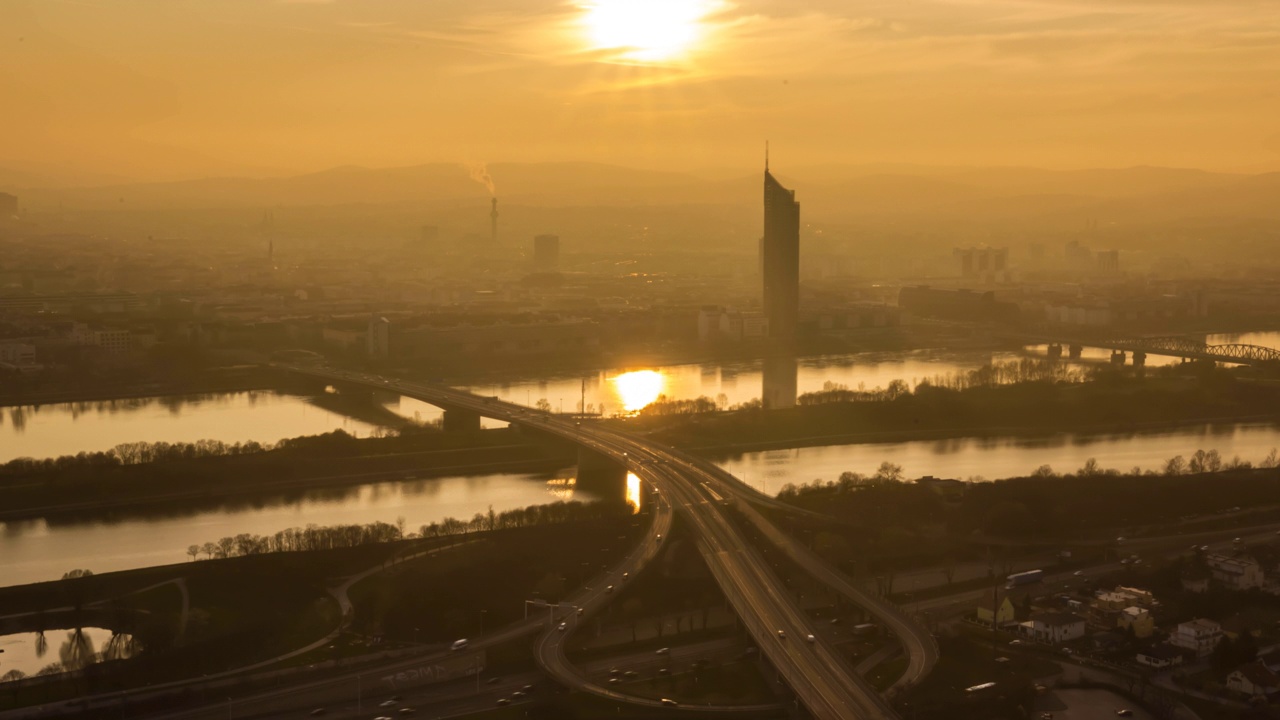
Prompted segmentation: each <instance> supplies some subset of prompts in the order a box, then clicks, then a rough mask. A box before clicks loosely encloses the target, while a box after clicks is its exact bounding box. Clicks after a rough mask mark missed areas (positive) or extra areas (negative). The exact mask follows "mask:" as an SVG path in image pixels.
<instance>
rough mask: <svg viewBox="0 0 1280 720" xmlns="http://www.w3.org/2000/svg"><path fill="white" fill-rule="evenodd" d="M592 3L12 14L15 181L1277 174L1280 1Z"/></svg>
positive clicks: (7, 14) (168, 5) (109, 5)
mask: <svg viewBox="0 0 1280 720" xmlns="http://www.w3.org/2000/svg"><path fill="white" fill-rule="evenodd" d="M601 5H602V7H597V6H593V5H592V4H591V3H587V2H583V3H574V2H534V1H533V0H493V1H491V2H464V1H457V0H447V1H441V2H421V1H420V0H361V1H359V2H356V1H354V0H331V1H327V2H326V1H324V0H192V1H187V2H172V1H171V0H127V1H120V0H75V1H71V0H3V1H2V2H0V28H2V30H0V97H3V98H4V102H3V107H4V110H3V112H4V121H3V125H4V128H5V132H4V133H3V135H2V136H0V160H2V161H3V163H2V164H0V166H3V167H5V168H6V170H7V171H9V173H10V174H11V175H12V176H14V177H17V178H21V179H25V180H28V182H26V183H23V184H25V185H53V184H101V183H103V182H114V181H119V180H132V181H138V180H158V179H180V178H194V177H201V176H207V175H226V174H234V175H249V176H268V175H281V174H294V173H299V172H307V171H316V170H322V169H325V168H328V167H332V166H336V165H347V164H356V165H365V166H375V167H376V166H390V165H413V164H418V163H424V162H462V163H469V162H477V161H490V162H492V161H498V160H502V161H525V162H532V161H547V160H553V159H554V160H578V161H583V160H585V161H604V162H609V163H614V164H621V165H629V166H635V167H645V168H664V169H685V170H689V169H715V168H723V167H730V168H734V169H746V168H751V167H753V166H754V165H755V163H756V160H757V157H758V154H759V153H758V151H757V150H756V148H759V147H760V145H761V139H762V138H770V139H771V140H772V141H773V142H774V144H775V147H777V148H778V149H779V152H784V153H785V156H786V158H787V159H788V162H789V163H791V164H792V165H804V164H819V163H858V164H866V163H925V164H929V165H982V166H992V165H1034V166H1040V167H1049V168H1082V167H1127V166H1133V165H1161V166H1177V167H1198V168H1205V169H1212V170H1228V171H1243V172H1259V171H1266V170H1274V169H1277V168H1280V133H1278V132H1277V129H1276V125H1275V121H1274V120H1275V118H1276V117H1277V115H1278V114H1280V93H1278V92H1277V85H1276V82H1275V78H1276V77H1278V76H1280V38H1278V37H1277V33H1276V27H1277V26H1280V6H1277V5H1276V4H1274V3H1262V2H1246V1H1244V0H1164V1H1160V0H1105V1H1104V0H921V1H919V2H910V3H906V2H887V1H883V0H874V1H872V0H868V1H866V2H845V1H838V0H804V1H800V2H786V3H778V2H774V3H768V2H760V1H758V0H737V1H734V0H700V2H692V3H676V2H639V1H638V0H637V2H628V1H627V0H615V1H614V2H604V3H601ZM637 8H643V9H644V11H643V12H640V11H639V10H638V9H637ZM655 16H656V19H652V18H655ZM636 17H644V18H651V19H650V20H640V21H637V20H636V19H635V18H636ZM646 23H650V24H649V25H646ZM744 148H750V149H751V152H747V153H745V154H744Z"/></svg>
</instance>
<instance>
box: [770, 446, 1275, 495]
mask: <svg viewBox="0 0 1280 720" xmlns="http://www.w3.org/2000/svg"><path fill="white" fill-rule="evenodd" d="M1277 467H1280V450H1277V449H1276V448H1272V449H1271V452H1270V453H1268V454H1267V456H1266V457H1265V458H1263V459H1262V460H1261V461H1259V462H1258V463H1257V464H1254V463H1252V462H1250V461H1248V460H1242V459H1241V458H1240V457H1239V456H1238V455H1237V456H1236V457H1233V458H1232V459H1231V460H1226V461H1224V460H1223V459H1222V455H1221V454H1220V453H1219V452H1218V451H1217V450H1207V451H1206V450H1196V451H1195V453H1193V454H1192V455H1191V456H1190V458H1184V457H1183V456H1181V455H1175V456H1174V457H1171V458H1169V459H1168V460H1166V461H1164V463H1163V464H1162V465H1161V467H1160V469H1158V470H1155V469H1151V470H1143V469H1142V468H1141V467H1138V466H1136V465H1135V466H1134V467H1133V468H1132V469H1131V470H1129V472H1127V473H1122V472H1121V471H1119V470H1116V469H1114V468H1105V469H1104V468H1103V467H1102V466H1101V464H1099V463H1098V460H1097V459H1096V458H1089V459H1088V460H1086V461H1085V463H1084V465H1083V466H1081V467H1080V469H1079V470H1077V471H1075V472H1074V473H1066V474H1059V473H1057V472H1055V471H1054V470H1053V468H1052V467H1050V466H1048V465H1041V466H1040V467H1038V468H1036V469H1035V471H1034V472H1032V473H1031V475H1030V477H1033V478H1044V479H1057V478H1071V477H1121V476H1128V477H1169V476H1174V475H1195V474H1200V473H1216V472H1231V471H1235V470H1252V469H1254V468H1259V469H1273V468H1277ZM903 479H904V475H903V471H902V466H901V465H897V464H894V463H891V462H888V461H885V462H883V463H880V467H879V468H878V469H877V470H876V471H875V473H873V474H871V475H863V474H862V473H857V472H848V471H846V472H843V473H840V478H839V479H837V480H827V481H824V480H821V479H818V480H814V481H813V482H811V483H807V484H806V483H800V484H799V485H797V484H795V483H787V484H786V485H783V486H782V489H781V490H779V491H778V499H780V500H793V499H795V498H798V497H801V496H805V495H814V494H822V493H828V494H830V493H835V494H841V493H849V492H854V491H856V490H859V489H861V488H865V487H871V486H875V485H883V484H886V483H898V482H902V481H903ZM973 479H975V478H971V480H973Z"/></svg>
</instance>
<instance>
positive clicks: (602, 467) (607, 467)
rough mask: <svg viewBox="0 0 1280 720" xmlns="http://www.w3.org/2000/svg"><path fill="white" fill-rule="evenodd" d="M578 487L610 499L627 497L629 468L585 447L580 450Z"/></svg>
mask: <svg viewBox="0 0 1280 720" xmlns="http://www.w3.org/2000/svg"><path fill="white" fill-rule="evenodd" d="M577 487H578V488H580V489H582V490H586V491H588V492H592V493H595V494H597V495H601V496H604V497H606V498H609V499H614V498H617V499H622V498H625V497H626V496H627V467H626V466H625V465H623V464H621V463H618V462H615V461H614V460H613V458H611V457H609V456H608V455H603V454H601V453H598V452H596V451H594V450H590V449H588V448H585V447H580V448H578V483H577Z"/></svg>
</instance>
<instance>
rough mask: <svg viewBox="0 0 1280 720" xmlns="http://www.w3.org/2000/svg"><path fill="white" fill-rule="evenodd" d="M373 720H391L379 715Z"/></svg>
mask: <svg viewBox="0 0 1280 720" xmlns="http://www.w3.org/2000/svg"><path fill="white" fill-rule="evenodd" d="M373 720H391V718H389V717H387V716H386V715H379V716H378V717H376V718H374V719H373Z"/></svg>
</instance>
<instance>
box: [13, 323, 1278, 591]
mask: <svg viewBox="0 0 1280 720" xmlns="http://www.w3.org/2000/svg"><path fill="white" fill-rule="evenodd" d="M1210 342H1250V343H1255V344H1259V345H1268V346H1271V347H1277V346H1280V333H1266V334H1254V335H1250V336H1245V337H1238V336H1231V337H1226V336H1219V337H1214V338H1210ZM1086 355H1090V353H1089V352H1086ZM1093 355H1094V356H1095V357H1105V355H1101V354H1096V353H1095V354H1093ZM1016 357H1018V355H1017V354H1014V353H989V352H986V353H979V352H968V353H954V352H945V351H915V352H908V353H884V354H882V353H867V354H859V355H847V356H840V357H820V358H806V359H802V360H800V361H799V363H798V366H797V371H796V386H797V388H798V392H800V393H804V392H809V391H812V390H820V389H822V387H823V385H824V384H825V383H828V382H831V383H839V384H842V385H846V386H849V387H852V388H857V387H859V386H864V387H866V388H874V387H883V386H885V385H887V384H888V383H889V382H890V381H891V380H895V379H902V380H905V381H906V382H907V383H909V384H910V385H913V386H914V385H915V384H917V383H918V382H920V381H921V380H923V379H926V378H933V377H937V376H943V375H947V374H951V373H961V372H968V371H970V370H973V369H975V368H977V367H980V366H982V365H983V364H985V363H988V362H992V361H997V362H998V361H1004V360H1010V359H1014V358H1016ZM1153 364H1154V363H1153ZM762 376H763V371H762V368H761V365H760V363H758V362H757V363H737V364H702V365H675V366H667V367H650V368H627V369H617V370H606V371H600V372H597V373H592V374H589V375H587V376H586V377H583V376H573V377H558V378H543V379H534V380H527V381H518V382H511V383H506V384H501V385H493V384H485V385H476V386H473V388H472V389H474V390H475V391H476V392H478V393H481V394H485V395H496V396H499V397H502V398H504V399H509V400H512V401H515V402H520V403H527V404H530V405H533V404H536V403H537V402H538V401H539V400H543V399H545V400H546V401H547V402H548V403H549V404H551V406H552V408H553V409H559V407H564V408H565V409H566V410H569V409H573V408H576V407H577V405H578V403H579V402H580V399H581V398H582V397H583V395H584V394H585V399H586V405H587V408H588V409H589V410H598V409H600V408H601V407H603V408H604V411H605V412H606V413H609V414H613V413H616V412H626V411H631V410H635V409H638V408H640V407H643V406H644V405H645V404H647V403H649V402H652V401H653V400H654V399H656V398H658V397H659V396H663V395H665V396H666V397H668V398H692V397H698V396H702V395H705V396H707V397H711V398H713V399H717V398H718V399H719V400H720V401H721V402H722V404H727V405H734V404H737V403H741V402H745V401H747V400H751V399H753V398H757V397H760V394H761V383H762ZM381 402H382V403H383V404H384V405H385V406H387V407H388V408H389V409H392V410H394V411H396V412H397V413H399V414H401V415H403V416H406V417H410V418H417V419H420V420H432V419H435V418H437V417H439V410H437V409H435V408H433V407H431V406H429V405H425V404H423V403H420V402H417V401H414V400H410V399H407V398H396V397H394V396H390V397H387V398H384V399H383V400H382V401H381ZM338 428H341V429H344V430H346V431H347V432H350V433H352V434H354V435H360V436H363V435H367V434H369V433H370V432H372V431H373V430H374V429H375V427H374V426H373V425H371V424H369V423H367V422H363V421H360V420H355V419H352V418H349V417H346V416H344V415H341V414H338V413H336V412H331V411H329V410H325V409H322V408H321V407H318V406H317V405H316V404H314V403H313V402H312V401H311V400H310V399H309V398H305V397H300V396H293V395H284V394H279V393H274V392H245V393H229V394H222V395H208V396H190V397H166V398H147V399H140V400H126V401H114V402H90V403H75V404H53V405H44V406H37V407H10V408H0V462H4V461H7V460H10V459H13V458H15V457H23V456H27V457H51V456H56V455H61V454H72V453H76V452H80V451H82V450H83V451H97V450H108V449H110V448H112V447H114V446H115V445H117V444H120V443H125V442H135V441H160V440H163V441H168V442H177V441H194V440H199V439H203V438H208V439H217V440H222V441H225V442H237V441H246V440H256V441H258V442H274V441H276V440H279V439H281V438H286V437H295V436H299V435H311V434H316V433H322V432H328V431H331V430H335V429H338ZM1276 446H1280V429H1277V428H1276V427H1274V426H1270V425H1227V426H1221V427H1201V428H1188V429H1179V430H1176V431H1171V432H1162V433H1149V434H1141V435H1123V436H1117V435H1104V436H1083V435H1080V436H1077V435H1061V436H1054V437H1050V438H1040V439H1014V438H996V439H984V440H943V441H917V442H902V443H887V444H885V443H866V444H855V445H840V446H831V447H816V448H802V449H798V450H782V451H769V452H757V453H747V454H742V455H737V456H732V457H727V458H724V459H722V460H721V462H722V464H723V465H724V466H725V467H726V468H728V469H729V470H731V471H732V472H734V473H735V474H737V475H738V476H739V477H742V478H744V479H745V480H746V481H747V482H749V483H751V484H753V485H756V486H758V487H760V488H761V489H763V490H766V491H767V492H769V493H776V492H777V491H778V489H779V488H781V486H782V485H783V484H785V483H788V482H794V483H800V482H810V481H812V480H814V479H819V478H821V479H823V480H834V479H836V478H837V477H839V475H840V473H841V472H844V471H846V470H852V471H857V472H861V473H865V474H870V473H872V472H874V471H875V469H876V468H877V467H878V466H879V464H880V463H881V462H883V461H886V460H887V461H890V462H893V463H896V464H898V465H901V466H902V467H903V469H904V472H905V474H906V475H907V477H920V476H922V475H934V476H937V477H956V478H969V477H984V478H989V479H994V478H1000V477H1008V476H1015V475H1026V474H1029V473H1030V472H1031V471H1033V470H1034V469H1035V468H1037V467H1039V466H1040V465H1046V464H1047V465H1050V466H1051V467H1052V468H1053V469H1054V470H1056V471H1059V472H1069V471H1074V470H1076V469H1078V468H1079V467H1080V466H1081V465H1083V464H1084V462H1085V461H1086V460H1087V459H1089V458H1091V457H1092V458H1096V459H1097V461H1098V462H1099V463H1100V464H1101V465H1102V466H1103V467H1115V468H1119V469H1121V470H1126V471H1127V470H1129V469H1130V468H1132V467H1134V466H1138V467H1141V468H1143V469H1148V468H1156V467H1158V466H1159V465H1160V464H1162V463H1163V461H1164V460H1166V459H1167V458H1169V457H1172V456H1174V455H1184V456H1186V455H1190V454H1191V453H1193V452H1195V450H1196V449H1199V448H1203V449H1205V450H1209V449H1216V450H1218V451H1219V453H1221V454H1222V456H1223V457H1224V458H1227V459H1229V458H1231V457H1233V456H1235V455H1239V456H1240V457H1242V458H1244V459H1247V460H1251V461H1254V462H1256V461H1259V460H1261V459H1262V458H1263V457H1264V456H1266V454H1267V453H1268V452H1269V451H1270V449H1271V448H1273V447H1276ZM560 475H562V476H566V475H567V476H572V470H570V471H568V472H567V473H561V474H560ZM549 480H550V481H549ZM570 496H574V495H573V491H572V490H570V489H568V488H567V487H566V486H565V484H564V483H563V482H558V481H556V480H555V479H549V478H547V477H545V476H533V475H520V474H503V475H485V476H476V477H448V478H436V479H430V480H420V481H408V482H397V483H379V484H372V485H364V486H360V487H356V488H350V489H346V490H324V491H316V492H310V493H295V494H292V495H287V496H286V495H279V494H275V495H266V496H263V497H260V498H255V499H253V500H250V501H245V502H229V503H223V504H215V505H213V506H210V507H205V508H199V509H196V510H193V511H191V512H188V513H185V514H182V515H156V514H134V515H122V516H118V517H113V518H111V519H109V520H97V521H92V522H85V521H68V520H58V521H56V522H53V521H46V520H44V519H36V520H30V521H20V522H9V523H0V585H14V584H20V583H26V582H35V581H39V580H49V579H56V578H58V577H60V576H61V575H62V573H64V572H66V571H68V570H71V569H74V568H87V569H89V570H93V571H94V572H105V571H109V570H121V569H127V568H134V567H144V566H148V565H156V564H162V563H169V562H181V561H183V560H184V559H186V554H185V553H186V548H187V546H188V545H191V544H202V543H204V542H208V541H214V540H217V539H218V538H221V537H223V536H226V535H236V534H239V533H246V532H247V533H254V534H263V535H265V534H269V533H274V532H276V531H278V530H281V529H285V528H288V527H295V526H304V525H306V524H308V523H315V524H320V525H325V524H335V523H368V522H375V521H383V522H394V521H395V520H396V518H397V517H401V516H403V517H404V518H405V521H406V524H407V526H408V528H409V529H415V528H417V527H419V526H421V525H423V524H426V523H430V522H432V521H438V520H440V519H443V518H444V517H447V516H453V517H458V518H469V517H471V516H472V515H474V514H475V513H477V512H484V511H486V510H487V509H488V507H489V506H490V505H493V507H494V508H495V509H496V510H505V509H509V508H514V507H525V506H527V505H533V504H540V503H545V502H551V501H554V500H556V499H557V498H566V497H570ZM576 497H577V498H578V499H588V500H589V499H592V498H590V497H586V496H584V495H583V494H581V493H578V494H577V495H576Z"/></svg>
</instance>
